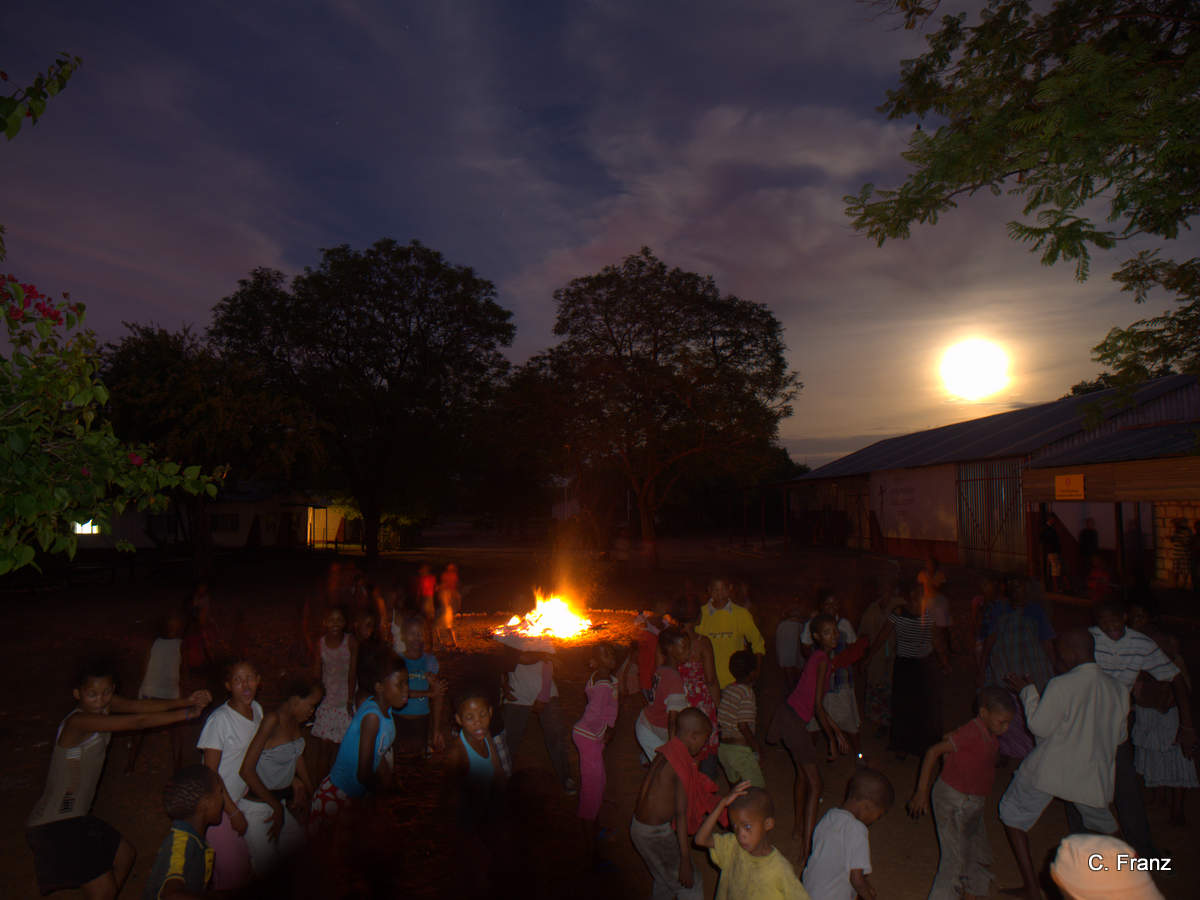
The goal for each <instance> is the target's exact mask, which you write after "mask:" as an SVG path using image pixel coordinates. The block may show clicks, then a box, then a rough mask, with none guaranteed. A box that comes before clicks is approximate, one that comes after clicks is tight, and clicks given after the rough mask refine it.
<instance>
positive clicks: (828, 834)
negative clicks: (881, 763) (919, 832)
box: [802, 768, 895, 900]
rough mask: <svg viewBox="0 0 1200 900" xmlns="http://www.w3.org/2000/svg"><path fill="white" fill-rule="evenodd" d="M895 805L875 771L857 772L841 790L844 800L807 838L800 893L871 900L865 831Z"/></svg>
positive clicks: (838, 899) (843, 899)
mask: <svg viewBox="0 0 1200 900" xmlns="http://www.w3.org/2000/svg"><path fill="white" fill-rule="evenodd" d="M894 800H895V792H894V791H893V790H892V783H891V782H890V781H888V780H887V777H886V776H884V775H883V774H882V773H881V772H876V771H875V770H874V769H867V768H861V769H858V770H857V771H855V773H854V775H853V777H851V779H850V783H849V784H848V785H847V786H846V799H845V800H844V801H842V805H841V806H835V807H834V808H833V809H831V810H829V812H827V813H825V815H824V816H822V817H821V823H820V824H819V825H818V826H817V830H816V832H815V833H814V834H813V847H812V857H811V858H810V859H809V860H808V865H807V866H805V868H804V876H803V878H802V881H803V882H804V889H805V890H807V891H808V893H809V895H810V896H812V897H819V898H820V900H854V898H855V896H858V897H860V898H862V900H875V888H874V887H873V886H872V885H871V882H870V881H868V880H867V876H868V875H870V874H871V844H870V840H869V839H868V837H867V829H868V828H870V827H871V826H872V825H874V824H875V823H876V822H878V821H879V820H880V819H881V818H883V815H884V813H886V812H887V811H888V810H889V809H890V808H891V806H892V802H893V801H894Z"/></svg>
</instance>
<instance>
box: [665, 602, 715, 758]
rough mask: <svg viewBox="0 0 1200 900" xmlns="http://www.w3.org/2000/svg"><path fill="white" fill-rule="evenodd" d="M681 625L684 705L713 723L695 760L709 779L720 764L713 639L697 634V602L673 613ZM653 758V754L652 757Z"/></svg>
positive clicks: (680, 670)
mask: <svg viewBox="0 0 1200 900" xmlns="http://www.w3.org/2000/svg"><path fill="white" fill-rule="evenodd" d="M675 618H676V619H677V620H678V621H679V625H680V627H681V628H682V629H683V630H684V632H685V633H686V634H687V636H688V641H689V644H690V646H691V650H690V652H689V653H688V657H687V659H685V660H684V661H683V662H681V663H680V664H679V675H680V677H682V678H683V692H684V696H685V697H686V698H687V705H688V706H694V707H696V709H698V710H700V712H702V713H704V715H706V716H708V720H709V721H710V722H711V723H712V731H711V732H709V735H708V741H707V742H706V743H705V744H704V747H703V749H701V751H700V755H699V756H698V757H696V762H697V764H698V765H699V766H700V771H701V772H703V773H704V774H705V775H707V776H708V777H709V778H714V779H715V778H716V777H717V770H718V769H719V768H720V763H719V762H718V761H717V748H719V747H720V746H721V730H720V728H718V727H717V698H718V697H720V696H721V689H720V687H718V685H717V665H716V662H715V661H714V659H713V647H712V642H711V641H710V640H709V639H708V638H707V637H705V636H704V635H702V634H697V633H696V624H697V623H698V622H699V621H700V604H698V603H696V604H693V605H690V606H687V605H685V606H684V607H682V608H681V609H680V610H679V611H678V612H677V613H676V615H675ZM652 758H653V757H652Z"/></svg>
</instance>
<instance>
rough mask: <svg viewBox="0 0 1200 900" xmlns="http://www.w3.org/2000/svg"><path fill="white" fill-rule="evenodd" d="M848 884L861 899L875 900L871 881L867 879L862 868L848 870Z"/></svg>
mask: <svg viewBox="0 0 1200 900" xmlns="http://www.w3.org/2000/svg"><path fill="white" fill-rule="evenodd" d="M850 884H851V886H852V887H853V888H854V889H855V890H856V891H858V896H859V897H860V898H861V900H875V888H873V887H872V886H871V882H870V881H868V880H867V876H866V874H864V872H863V870H862V869H851V870H850Z"/></svg>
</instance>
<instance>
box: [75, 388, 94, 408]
mask: <svg viewBox="0 0 1200 900" xmlns="http://www.w3.org/2000/svg"><path fill="white" fill-rule="evenodd" d="M91 402H92V389H91V388H87V387H85V388H84V389H83V390H81V391H80V392H79V393H78V394H76V395H75V396H74V397H72V398H71V403H72V404H74V405H75V406H77V407H78V406H87V405H88V404H89V403H91Z"/></svg>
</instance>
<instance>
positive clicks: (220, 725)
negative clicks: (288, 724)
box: [196, 700, 263, 803]
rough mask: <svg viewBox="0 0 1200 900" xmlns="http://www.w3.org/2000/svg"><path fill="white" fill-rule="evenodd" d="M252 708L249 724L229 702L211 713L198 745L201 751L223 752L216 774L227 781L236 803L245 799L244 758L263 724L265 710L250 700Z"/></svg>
mask: <svg viewBox="0 0 1200 900" xmlns="http://www.w3.org/2000/svg"><path fill="white" fill-rule="evenodd" d="M250 709H251V710H252V711H253V712H254V721H250V720H249V719H247V718H246V717H245V716H243V715H242V714H241V713H239V712H234V711H233V709H231V708H230V706H229V702H228V701H226V702H225V703H222V704H221V705H220V706H218V707H217V708H216V709H214V710H213V711H212V715H210V716H209V717H208V721H207V722H205V723H204V730H203V731H201V732H200V740H198V741H196V746H197V747H199V748H200V749H201V750H220V751H221V762H220V764H219V765H218V766H217V774H218V775H220V776H221V780H222V781H223V782H225V790H227V791H229V796H230V797H232V798H233V802H234V803H237V802H238V801H239V800H241V799H242V798H243V797H245V796H246V790H247V788H246V782H244V781H242V776H241V775H239V774H238V771H239V770H240V769H241V768H242V759H243V758H244V757H245V756H246V750H247V749H248V748H249V747H250V742H251V741H252V740H254V733H255V732H256V731H258V726H259V725H261V724H262V720H263V711H262V707H261V706H259V705H258V701H257V700H252V701H250Z"/></svg>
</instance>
